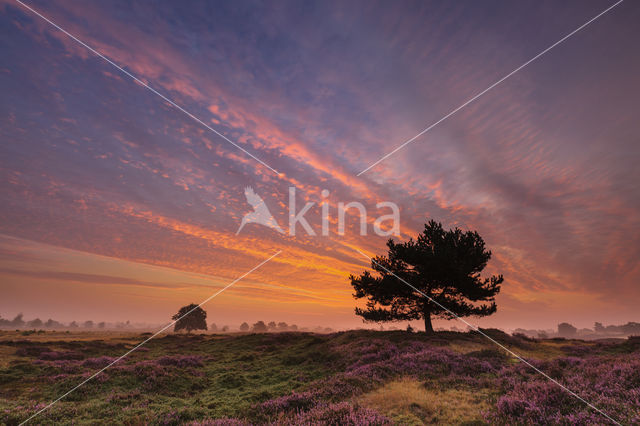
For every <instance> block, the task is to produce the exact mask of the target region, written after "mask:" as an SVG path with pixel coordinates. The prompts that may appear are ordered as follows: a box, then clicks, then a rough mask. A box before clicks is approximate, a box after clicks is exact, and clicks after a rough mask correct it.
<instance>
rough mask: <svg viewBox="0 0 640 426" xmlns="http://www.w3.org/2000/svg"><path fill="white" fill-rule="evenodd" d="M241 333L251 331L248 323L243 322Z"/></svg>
mask: <svg viewBox="0 0 640 426" xmlns="http://www.w3.org/2000/svg"><path fill="white" fill-rule="evenodd" d="M240 331H249V324H247V323H246V322H243V323H242V324H241V325H240Z"/></svg>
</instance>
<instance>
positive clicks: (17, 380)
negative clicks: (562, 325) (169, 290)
mask: <svg viewBox="0 0 640 426" xmlns="http://www.w3.org/2000/svg"><path fill="white" fill-rule="evenodd" d="M486 332H487V333H491V336H492V337H493V338H495V339H496V340H498V341H500V342H501V343H502V344H504V345H505V346H507V347H509V348H510V349H511V350H513V351H514V352H516V353H519V354H521V355H522V356H524V357H525V358H526V359H527V360H528V361H529V362H531V363H532V364H533V365H535V366H536V367H537V368H539V369H540V370H542V371H544V372H545V373H547V374H548V375H549V376H550V377H552V378H553V379H554V380H557V381H558V382H560V383H562V384H563V385H565V386H566V387H567V388H569V389H571V390H572V391H575V392H576V393H577V394H578V395H579V396H580V397H581V398H583V399H584V400H585V401H588V402H589V403H590V404H592V405H593V406H595V407H597V408H598V409H600V410H601V411H602V412H604V413H606V415H608V416H610V417H611V418H612V419H614V420H615V421H617V422H619V423H622V424H638V423H640V339H638V338H633V337H632V338H629V339H627V340H624V341H622V340H621V341H615V342H583V341H577V340H563V339H551V340H534V339H529V338H525V337H523V336H510V335H507V334H505V333H502V332H500V331H498V330H486ZM49 334H50V335H49ZM60 334H61V333H57V335H56V333H54V332H47V333H42V334H38V335H37V336H35V335H29V336H23V335H21V333H19V332H6V331H5V332H0V423H2V424H9V425H11V424H18V423H20V422H22V421H24V420H25V419H27V418H28V417H29V416H30V415H31V414H33V413H34V412H35V411H37V410H39V409H40V408H42V407H44V406H45V405H46V403H48V402H50V401H52V400H54V399H56V398H57V397H58V396H60V395H62V394H64V393H65V392H66V391H68V390H69V389H71V388H73V387H74V386H76V385H77V384H78V383H80V382H82V381H83V380H85V379H86V378H87V377H90V376H91V375H92V374H94V373H95V372H96V371H97V370H99V369H101V368H102V367H104V366H106V365H108V364H109V363H110V362H112V361H113V360H114V359H115V358H116V357H117V356H119V355H121V354H123V353H124V352H126V351H127V350H128V349H130V348H131V347H133V346H134V345H135V344H136V343H137V342H138V341H140V340H142V339H144V338H145V337H146V336H144V335H142V336H141V335H130V336H118V337H117V338H116V337H113V336H108V335H99V334H97V333H95V335H85V336H82V338H80V337H79V336H75V335H69V336H67V337H66V338H65V336H64V335H62V336H60ZM71 422H75V423H124V424H144V423H154V424H165V425H172V424H192V425H244V424H346V425H378V424H433V423H445V424H494V423H497V424H516V423H517V424H566V425H581V424H613V421H612V420H610V419H608V418H607V417H606V416H604V415H603V414H601V413H598V412H597V411H596V410H594V409H593V408H591V407H589V406H588V405H587V404H585V403H584V402H582V401H580V400H579V399H578V398H576V397H574V396H572V395H571V394H569V393H568V392H566V391H565V390H563V389H562V388H561V387H559V386H558V385H557V384H554V383H552V382H551V381H550V380H549V379H546V378H544V377H543V376H541V375H540V374H539V373H537V372H535V371H533V370H532V369H531V368H530V367H528V366H527V365H525V364H524V363H522V362H520V361H518V360H517V359H515V358H513V357H512V356H510V355H508V354H507V353H506V352H504V351H502V350H500V349H498V348H497V347H496V346H495V345H494V344H492V343H491V342H489V341H487V340H486V339H485V338H484V337H483V336H480V335H479V334H477V333H453V332H443V333H438V334H437V335H435V336H426V335H424V334H422V333H409V332H403V331H390V332H375V331H350V332H343V333H334V334H328V335H317V334H313V333H272V334H236V335H191V336H187V335H166V336H164V337H159V338H157V339H155V340H152V341H151V342H149V343H148V344H147V345H146V346H145V347H143V348H141V349H140V350H137V351H135V352H133V353H132V354H131V355H130V356H129V357H128V358H126V359H124V360H122V361H120V362H118V363H117V364H115V365H114V366H112V367H110V368H109V369H107V370H106V371H105V372H103V373H102V374H100V375H99V376H97V377H96V378H95V379H93V380H92V381H90V382H88V383H87V384H86V385H84V386H82V387H81V388H79V389H78V390H77V391H75V392H73V393H71V394H70V395H68V396H67V397H66V398H64V399H63V400H62V401H60V402H59V403H57V404H55V405H54V406H53V407H51V408H50V409H48V410H47V411H45V412H44V413H43V414H41V415H40V416H39V417H38V418H37V419H36V420H34V423H36V424H53V423H71Z"/></svg>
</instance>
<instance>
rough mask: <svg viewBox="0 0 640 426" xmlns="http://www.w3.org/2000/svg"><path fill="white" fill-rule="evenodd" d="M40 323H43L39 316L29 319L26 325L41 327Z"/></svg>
mask: <svg viewBox="0 0 640 426" xmlns="http://www.w3.org/2000/svg"><path fill="white" fill-rule="evenodd" d="M42 325H43V323H42V320H41V319H40V318H36V319H33V320H31V321H29V322H28V323H27V326H29V327H33V328H38V327H42Z"/></svg>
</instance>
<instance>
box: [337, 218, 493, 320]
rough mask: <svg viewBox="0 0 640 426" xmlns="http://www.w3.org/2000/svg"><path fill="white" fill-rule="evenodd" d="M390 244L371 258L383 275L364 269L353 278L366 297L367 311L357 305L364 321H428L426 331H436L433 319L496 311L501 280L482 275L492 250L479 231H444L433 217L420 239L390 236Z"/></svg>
mask: <svg viewBox="0 0 640 426" xmlns="http://www.w3.org/2000/svg"><path fill="white" fill-rule="evenodd" d="M387 247H388V248H389V252H388V255H387V256H377V257H375V258H374V259H373V260H372V262H371V268H372V269H373V270H374V271H376V272H377V273H378V275H379V276H374V275H372V274H371V273H369V272H368V271H366V272H364V273H363V274H362V275H360V276H357V277H356V276H353V275H352V276H350V277H349V278H350V280H351V285H352V286H353V288H354V289H355V293H354V297H355V298H356V299H361V298H365V299H366V300H367V307H366V309H360V308H356V314H357V315H360V316H361V317H363V318H364V320H365V321H375V322H382V321H406V320H416V319H424V321H425V330H426V331H427V332H433V327H432V325H431V318H432V317H438V318H446V319H452V318H455V316H460V317H465V316H471V315H473V316H486V315H491V314H493V313H494V312H495V311H496V304H495V302H494V299H495V296H496V295H497V294H498V292H499V291H500V284H501V283H502V282H503V278H502V275H496V276H491V277H489V278H481V277H480V273H481V272H482V270H483V269H484V268H485V267H486V266H487V262H488V261H489V259H490V258H491V251H489V250H486V249H485V244H484V240H483V239H482V237H480V235H479V234H478V233H477V232H475V231H467V232H463V231H461V230H460V229H458V228H455V229H451V230H448V231H445V230H444V229H443V228H442V225H441V224H440V223H436V222H435V221H433V220H432V221H430V222H429V223H427V224H426V225H425V228H424V231H423V232H422V234H420V235H418V237H417V239H416V240H413V239H410V240H409V241H407V242H405V243H395V242H394V241H393V240H389V241H388V243H387ZM399 278H400V279H399ZM402 280H404V281H406V283H409V284H410V285H407V284H406V283H405V282H403V281H402ZM412 287H413V288H412ZM424 295H426V296H428V297H425V296H424ZM429 298H431V300H430V299H429ZM433 301H435V302H436V303H434V302H433ZM482 302H486V303H482ZM445 308H446V309H445ZM451 312H453V314H452V313H451ZM454 314H455V315H454Z"/></svg>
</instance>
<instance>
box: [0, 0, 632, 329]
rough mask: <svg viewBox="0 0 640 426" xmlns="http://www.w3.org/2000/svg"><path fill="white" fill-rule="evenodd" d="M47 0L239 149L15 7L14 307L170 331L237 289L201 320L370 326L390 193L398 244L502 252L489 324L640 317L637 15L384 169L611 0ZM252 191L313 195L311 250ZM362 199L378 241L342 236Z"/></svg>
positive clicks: (2, 224) (6, 266) (583, 38)
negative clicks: (367, 310)
mask: <svg viewBox="0 0 640 426" xmlns="http://www.w3.org/2000/svg"><path fill="white" fill-rule="evenodd" d="M29 5H31V6H32V7H33V8H34V9H36V10H38V11H39V12H40V13H42V14H43V15H44V16H47V17H49V18H50V19H51V20H52V21H53V22H55V23H57V24H59V25H60V27H62V28H64V29H65V30H68V31H69V32H70V33H71V34H74V35H75V36H77V37H78V38H79V39H80V40H83V41H84V42H86V43H87V44H88V45H90V46H92V47H93V48H95V49H97V50H98V51H100V52H102V53H103V54H104V55H106V56H107V57H108V58H110V59H111V60H113V61H114V62H115V63H117V64H119V65H120V66H122V67H124V68H125V69H126V70H127V72H130V73H131V74H132V75H135V76H136V77H137V78H139V79H141V81H142V82H144V83H147V84H149V85H150V86H151V87H152V88H154V89H157V90H158V91H159V92H160V93H162V94H164V95H166V96H167V97H168V98H169V99H171V100H172V101H174V102H175V103H176V104H177V105H180V107H182V108H184V109H185V110H187V111H190V112H192V113H193V115H194V116H196V117H198V119H199V120H202V121H203V122H204V123H206V125H207V126H212V128H214V129H215V131H218V132H220V133H221V134H222V135H224V138H222V137H220V135H218V134H215V133H213V132H211V131H209V130H208V129H207V128H206V127H203V126H202V125H201V124H200V123H198V122H195V121H194V120H192V119H190V118H189V117H188V116H187V115H185V114H184V113H183V112H182V111H180V110H178V109H176V108H175V107H173V106H171V105H170V104H169V103H167V102H166V101H164V100H163V99H160V98H159V97H158V96H156V95H155V94H154V93H152V92H150V91H149V90H147V89H146V88H145V87H144V86H143V85H142V84H140V82H135V81H133V80H132V79H131V78H129V77H127V76H126V75H124V74H123V73H122V72H119V71H118V70H117V69H115V68H114V67H113V66H111V65H110V64H108V63H106V62H105V61H104V60H103V59H101V58H98V57H96V56H95V55H94V54H92V53H91V52H90V51H88V50H87V49H86V48H85V47H83V46H80V45H79V44H77V43H76V42H74V41H73V40H72V39H70V38H69V37H68V36H67V35H65V34H63V33H61V32H60V31H59V30H57V29H56V28H54V27H52V26H51V25H50V24H48V23H47V22H45V21H43V20H42V19H40V18H38V17H37V16H35V15H34V14H32V13H30V12H29V11H28V10H26V9H25V8H23V7H21V6H20V5H19V4H18V3H15V2H11V1H8V0H3V1H2V3H0V8H1V10H2V14H1V17H0V27H1V28H2V29H3V31H4V33H5V37H3V39H2V41H1V42H0V49H1V51H2V53H3V55H2V56H3V59H2V66H1V67H0V68H1V69H0V88H1V89H2V92H3V94H4V96H3V101H2V103H1V104H2V112H3V113H2V115H1V118H0V119H1V120H2V144H1V147H0V150H1V155H0V176H2V178H1V183H0V185H1V191H2V194H3V195H2V198H3V203H2V204H1V205H0V259H1V260H0V282H1V283H2V287H1V288H2V292H3V297H2V299H0V316H1V317H2V318H5V319H11V318H13V317H14V316H15V315H16V314H18V313H23V314H24V315H25V317H28V318H30V319H32V318H36V317H39V318H40V319H41V320H43V321H45V320H46V319H48V318H52V319H54V320H58V321H72V320H76V321H80V320H82V321H84V320H93V321H94V322H100V321H106V322H117V321H127V320H129V321H131V322H132V323H133V322H136V323H139V322H147V323H166V321H168V320H169V318H170V316H171V315H173V314H174V313H175V312H177V311H178V309H179V308H180V307H181V306H183V305H186V304H188V303H199V302H200V301H202V300H205V299H206V298H207V297H210V296H211V295H212V294H213V293H215V292H217V291H219V290H220V289H222V288H224V287H225V286H227V285H228V284H229V283H231V282H233V280H235V279H237V278H238V277H242V279H241V280H239V281H238V282H237V283H234V284H233V286H231V287H230V288H228V289H227V290H225V291H224V293H221V294H220V295H219V296H217V297H215V299H212V300H210V301H209V302H208V303H207V304H206V305H205V306H204V309H205V310H206V311H207V312H208V313H209V316H208V319H207V322H208V323H212V322H214V323H216V324H219V325H224V324H227V325H231V324H235V323H237V324H240V323H242V322H245V321H246V322H248V323H249V324H251V323H253V322H256V321H258V320H264V321H271V320H274V321H277V322H279V321H284V322H287V323H290V324H292V323H295V324H297V325H298V326H302V327H314V326H323V327H331V328H334V329H354V328H358V327H363V328H376V327H379V325H380V324H365V323H363V322H362V321H361V319H360V318H359V317H357V316H356V315H355V314H354V308H355V307H356V306H361V304H359V303H361V302H358V301H356V300H355V299H354V298H353V296H352V293H353V288H352V287H351V285H350V283H349V280H348V276H349V275H350V274H360V273H362V272H363V271H365V270H370V268H369V264H368V263H369V262H368V261H367V260H366V259H364V258H363V257H362V255H360V254H359V253H358V252H357V250H362V251H363V252H365V253H366V254H367V255H372V256H373V255H381V254H384V253H385V252H386V249H385V243H386V240H387V238H388V237H385V236H382V235H379V234H376V233H374V232H371V229H373V221H374V220H375V219H376V218H377V217H379V216H380V215H382V214H385V213H388V211H384V209H381V208H378V207H377V204H378V203H381V202H393V203H394V204H395V205H397V206H398V209H399V225H400V232H399V235H397V236H392V238H393V239H394V240H395V241H406V240H407V239H409V238H411V237H413V238H415V237H416V235H417V234H418V233H419V232H420V231H421V230H422V227H423V224H424V223H426V222H427V221H428V220H430V219H435V220H436V221H439V222H442V224H443V225H444V227H445V228H446V229H449V228H455V227H459V228H461V229H462V230H477V231H478V233H479V234H480V235H481V236H482V237H483V238H484V240H485V242H486V245H487V248H488V249H489V250H491V251H492V253H493V257H492V259H491V260H490V261H489V263H488V267H487V269H486V270H485V271H483V273H482V276H483V277H484V276H489V275H491V274H498V273H499V274H503V275H504V278H505V282H504V283H503V285H502V290H501V292H500V294H499V295H498V296H497V297H496V301H497V305H498V311H497V313H495V314H493V315H491V316H488V317H485V318H470V319H469V321H470V322H471V323H473V324H477V325H478V326H480V327H484V328H489V327H495V328H500V329H504V330H515V329H518V328H524V329H555V327H556V326H557V324H559V323H563V322H567V323H571V324H573V325H574V326H576V327H577V328H579V329H581V328H592V327H593V325H594V322H601V323H603V324H607V325H608V324H624V323H627V322H634V321H640V316H638V314H637V306H636V305H637V301H638V298H639V296H640V286H638V285H637V284H638V283H639V282H640V263H639V262H638V259H639V258H640V232H639V231H640V215H638V211H639V209H640V192H639V187H638V182H640V168H638V167H637V162H638V159H640V144H638V143H637V138H638V134H640V133H639V132H640V121H639V120H637V117H636V115H637V111H638V110H640V96H638V95H640V85H638V84H637V83H638V82H637V76H638V75H640V56H638V55H637V52H636V50H637V49H636V46H635V44H636V43H635V41H636V40H638V39H639V37H640V28H638V26H637V25H635V22H637V21H638V19H639V18H640V9H638V8H633V7H632V4H631V3H622V4H621V5H620V6H618V7H617V8H616V9H613V10H611V12H609V13H608V14H606V15H604V16H602V17H601V18H599V19H598V20H597V21H595V22H593V23H592V24H590V25H589V26H588V27H586V28H585V29H584V30H583V31H581V32H579V33H577V34H576V35H575V36H573V37H571V38H570V39H568V40H567V41H566V42H564V43H563V44H560V45H558V46H557V47H555V48H554V49H553V50H550V51H549V52H548V53H546V54H545V55H544V56H541V57H540V58H539V59H537V60H536V61H535V62H532V63H531V64H530V65H528V66H527V67H526V68H524V69H522V70H521V71H519V72H518V73H517V74H515V75H514V76H513V77H511V78H510V79H508V80H505V81H504V82H503V83H501V84H500V85H499V86H496V87H495V88H494V89H492V90H491V91H490V92H487V93H486V94H485V95H483V96H482V97H481V98H479V99H478V100H477V101H475V102H474V103H472V104H470V105H469V106H467V107H466V108H464V109H461V110H460V111H459V112H457V113H456V114H455V115H453V116H451V118H449V119H447V120H446V121H443V122H442V123H440V124H438V125H437V126H435V127H434V128H433V130H430V131H429V132H428V133H426V134H424V135H422V136H421V137H419V138H418V139H416V140H415V141H413V142H412V143H410V144H408V145H407V146H405V147H403V148H402V149H400V150H398V152H395V153H394V154H393V155H391V156H389V157H388V158H386V159H384V161H381V162H379V163H376V162H377V161H378V160H380V159H381V158H384V156H385V155H387V154H389V153H390V152H392V151H393V150H394V149H395V148H396V147H398V146H400V145H401V144H402V143H403V142H404V141H406V140H409V139H410V138H411V137H413V136H414V135H416V134H418V133H419V132H420V131H422V130H423V129H425V128H426V127H427V126H429V125H430V124H432V123H434V122H437V121H438V120H439V119H441V118H442V117H443V116H445V114H447V113H448V112H449V111H451V110H452V109H454V108H455V107H457V106H458V105H460V104H462V103H463V102H465V101H466V100H468V99H469V98H471V97H472V96H474V95H475V94H477V93H478V92H480V91H482V90H484V89H485V88H486V87H488V86H489V85H490V84H492V83H494V82H496V81H497V80H499V79H500V78H501V77H502V76H504V75H506V74H507V73H509V72H510V71H512V70H513V69H515V68H516V67H518V66H520V65H521V64H523V63H524V62H525V61H527V60H529V59H531V58H532V57H533V56H534V55H536V54H537V53H539V52H540V51H542V50H543V49H545V48H546V47H548V46H549V45H551V44H552V43H554V42H556V41H557V40H559V39H560V38H561V37H563V36H565V35H567V34H568V33H569V32H570V31H572V30H574V29H575V28H577V27H578V26H580V25H581V24H583V23H584V22H586V21H587V20H589V19H590V18H592V17H594V16H595V15H597V14H598V13H600V12H601V11H602V10H603V9H604V8H606V7H608V6H610V5H611V4H610V3H607V2H604V1H599V0H598V1H587V2H578V1H573V2H568V3H564V4H562V5H557V4H555V3H551V2H543V3H537V2H531V3H518V4H509V3H500V2H487V3H485V4H483V5H482V6H478V5H477V4H475V3H474V2H462V3H458V4H455V5H451V4H440V3H438V4H435V3H433V4H432V3H429V2H425V3H413V2H402V3H396V4H394V5H393V6H391V7H388V6H387V7H383V6H382V4H379V3H368V2H354V3H349V4H342V3H333V2H329V3H326V4H325V3H313V4H301V3H295V2H290V3H280V4H279V5H273V7H269V6H268V5H265V4H263V3H245V4H241V5H231V4H217V5H216V7H212V6H210V5H207V4H205V3H194V4H193V7H191V8H190V9H188V10H185V9H181V8H179V7H176V6H175V5H173V4H164V3H162V4H158V5H155V6H150V5H149V4H140V3H137V4H129V3H121V4H119V8H109V7H108V5H104V4H87V3H84V2H75V3H74V2H66V3H63V2H43V1H33V2H29ZM225 138H228V140H230V141H232V143H229V142H228V141H227V140H225ZM236 145H237V146H236ZM238 146H239V147H240V149H238ZM372 164H374V166H373V167H371V168H368V167H369V166H371V165H372ZM274 171H276V172H274ZM363 171H364V173H363ZM247 187H251V188H253V189H252V191H253V190H255V192H256V193H257V194H259V195H260V197H262V198H261V200H263V202H264V204H265V205H266V206H267V207H268V211H270V214H272V215H273V217H272V219H273V220H275V223H276V224H279V226H281V227H282V228H285V229H286V228H287V227H286V226H285V224H287V223H290V214H291V212H290V211H288V209H289V206H290V204H289V203H290V189H289V188H292V187H293V188H297V194H296V196H297V197H298V200H297V201H298V204H297V210H296V211H299V210H300V209H301V208H302V205H304V203H307V202H313V203H315V204H314V206H313V207H312V208H311V209H310V210H309V213H308V215H307V216H306V217H307V220H308V222H309V224H310V226H311V227H312V228H313V229H314V231H315V232H316V233H317V235H316V236H311V235H309V233H308V232H302V230H303V229H304V228H303V227H302V226H298V227H297V228H295V229H297V230H298V232H297V233H295V234H294V235H291V234H290V233H286V232H285V233H280V232H278V231H277V230H276V229H274V228H269V227H268V226H262V225H264V224H265V223H264V222H259V221H257V222H254V223H249V224H247V225H246V226H244V227H241V221H242V220H243V216H244V215H246V214H247V213H249V212H251V206H250V205H249V203H248V202H250V201H249V196H245V188H247ZM323 191H327V193H328V194H327V195H323V194H324V192H323ZM245 198H246V199H245ZM323 202H325V203H328V204H326V205H328V206H329V210H328V212H329V215H330V216H329V219H328V224H329V226H328V234H329V235H323V234H322V232H321V224H322V223H323V217H324V216H323V214H324V213H323V212H322V211H321V203H323ZM349 202H359V203H361V204H362V206H363V207H364V208H366V211H367V214H368V216H367V221H366V222H365V223H366V226H367V231H368V232H367V235H361V229H360V227H359V225H360V223H359V220H358V219H359V218H358V217H357V216H356V215H355V214H354V211H353V210H351V211H349V212H348V214H347V217H346V219H345V222H346V230H345V232H344V235H340V232H339V231H338V229H339V225H338V221H339V219H338V211H339V207H338V206H339V203H349ZM301 204H302V205H301ZM288 219H289V222H288ZM260 223H262V225H261V224H260ZM271 223H272V224H273V222H271ZM387 225H388V223H387ZM240 229H242V232H240ZM385 229H388V228H385ZM278 251H281V254H279V255H278V256H277V257H273V260H270V261H269V262H268V263H266V264H264V266H261V267H260V268H259V269H256V270H252V268H254V267H256V265H259V264H260V262H263V261H265V259H267V258H269V256H272V255H274V253H276V252H278ZM247 271H251V274H250V275H247V276H246V277H245V276H243V274H246V273H247ZM223 318H225V319H223ZM419 323H420V322H419V321H416V322H415V324H419ZM406 324H407V322H400V323H397V324H394V323H391V324H388V323H383V324H382V325H383V326H384V327H385V329H387V328H388V327H390V326H397V327H398V328H405V327H406ZM415 324H414V325H413V326H414V328H417V329H420V328H421V327H420V326H419V325H415ZM434 326H435V327H436V328H438V327H444V328H450V327H458V328H462V327H463V325H462V324H460V323H459V322H457V321H455V320H451V321H444V320H435V321H434Z"/></svg>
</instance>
